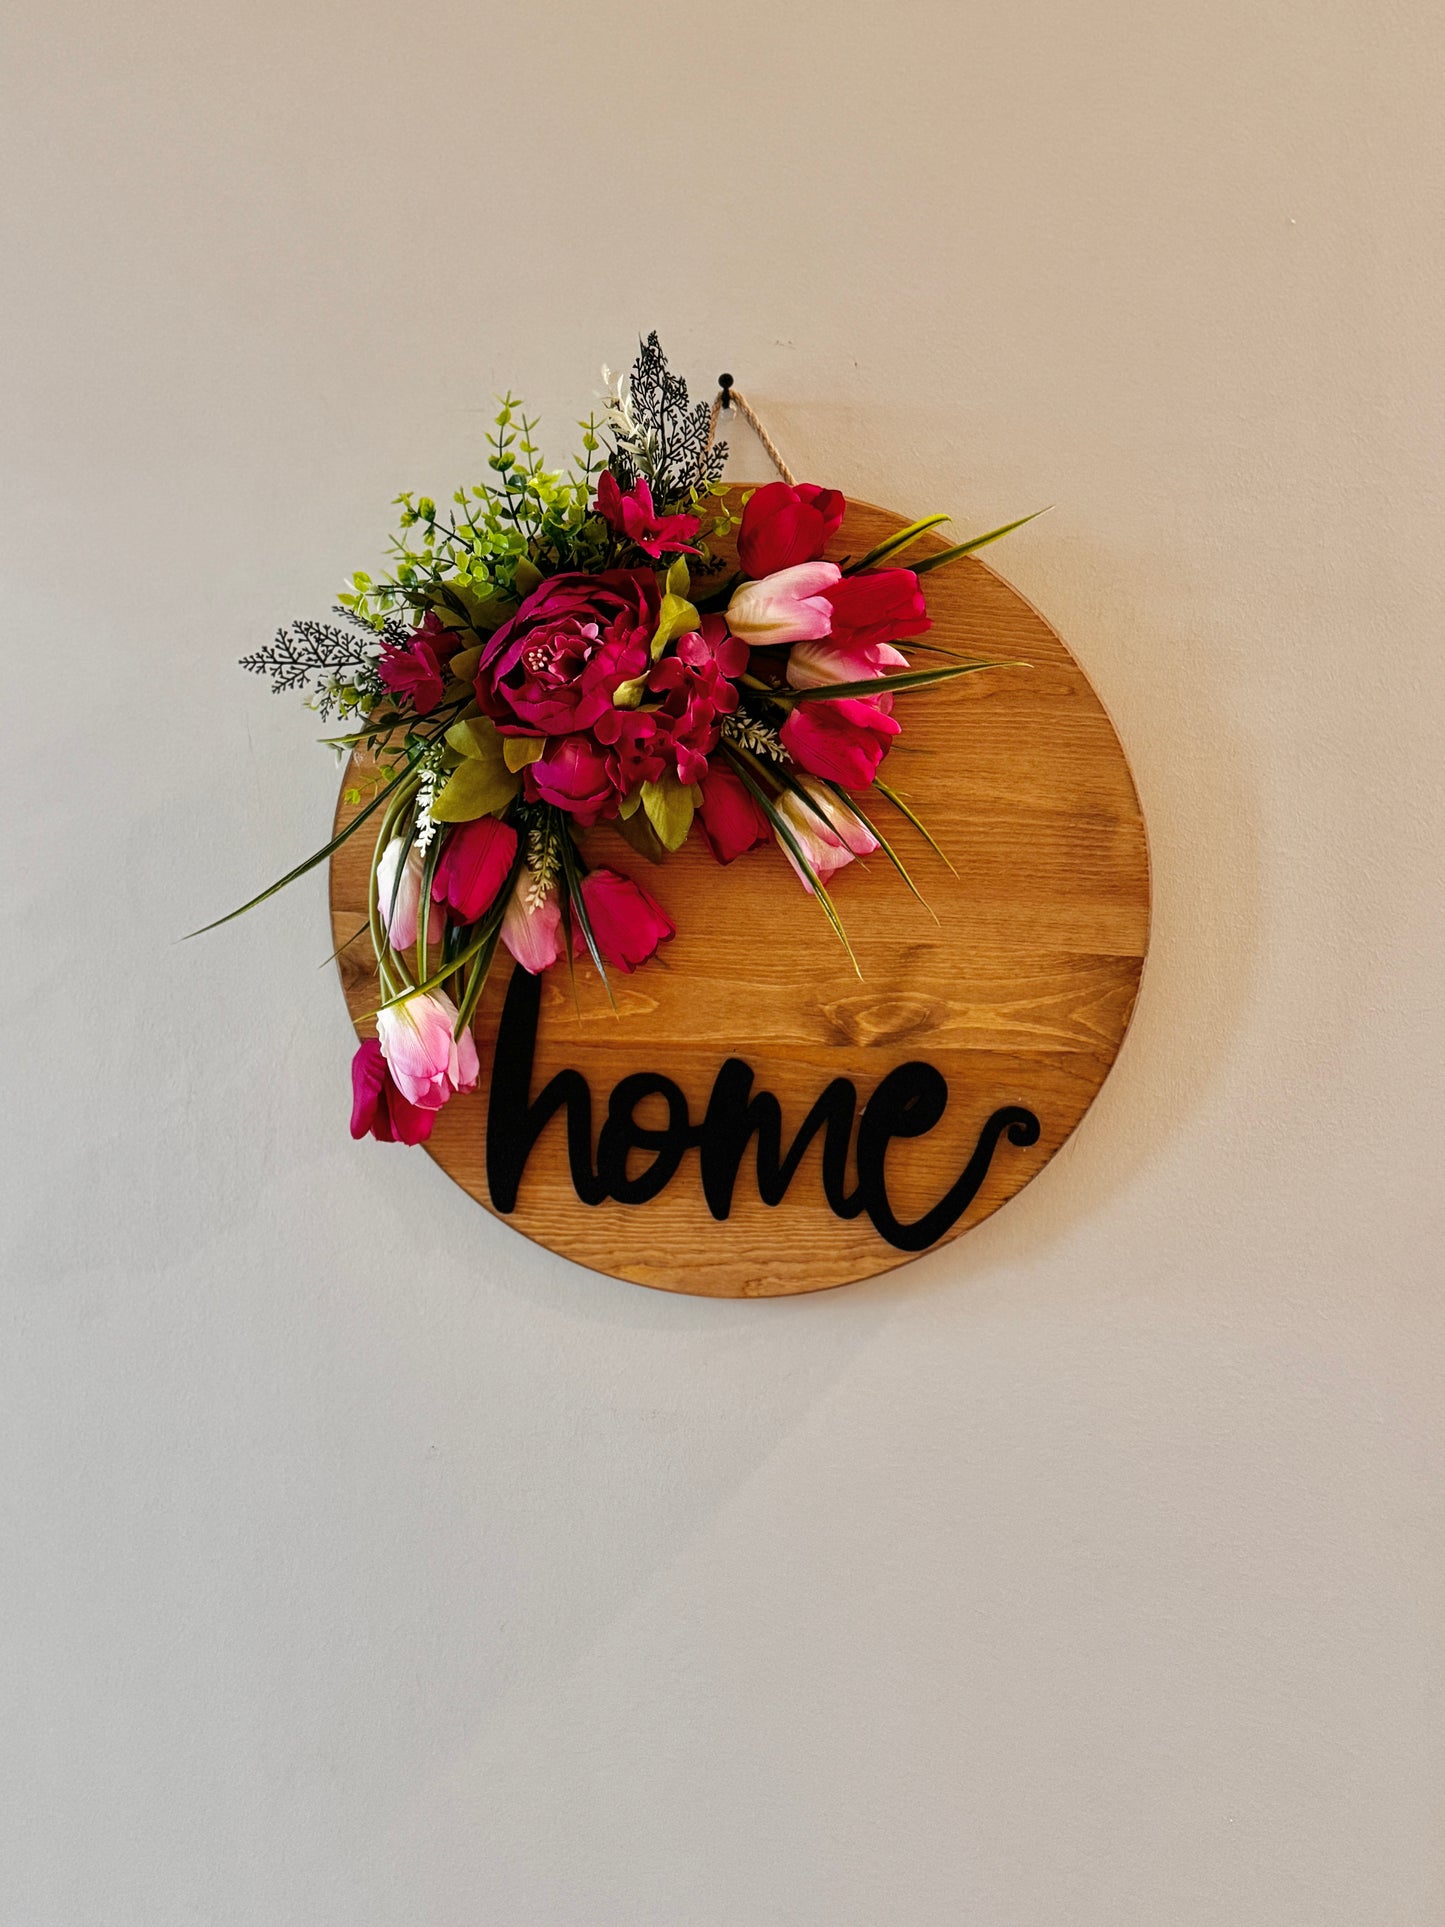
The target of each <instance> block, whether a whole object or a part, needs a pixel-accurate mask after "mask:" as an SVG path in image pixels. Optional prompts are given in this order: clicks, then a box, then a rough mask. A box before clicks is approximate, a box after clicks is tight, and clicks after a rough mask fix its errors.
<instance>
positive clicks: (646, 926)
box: [572, 870, 677, 975]
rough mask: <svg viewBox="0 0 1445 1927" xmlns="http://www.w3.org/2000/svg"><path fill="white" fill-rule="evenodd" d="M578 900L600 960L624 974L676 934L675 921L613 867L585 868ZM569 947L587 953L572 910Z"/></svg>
mask: <svg viewBox="0 0 1445 1927" xmlns="http://www.w3.org/2000/svg"><path fill="white" fill-rule="evenodd" d="M582 901H583V902H584V903H585V904H586V906H587V920H588V922H589V923H590V924H591V925H592V935H593V937H594V938H595V939H596V942H597V948H598V949H599V950H600V951H601V952H602V958H603V961H604V962H605V963H608V964H610V965H611V966H612V967H613V968H614V969H616V970H620V971H622V972H623V973H624V975H630V974H631V972H632V971H634V970H636V969H637V967H638V965H639V964H645V963H646V962H647V960H648V958H649V957H651V956H653V955H654V954H655V953H656V950H657V946H658V945H659V944H661V943H667V942H668V941H669V940H670V939H671V938H672V937H674V936H676V934H677V926H676V924H674V922H673V921H672V918H671V917H670V916H668V914H667V912H666V911H665V910H664V909H663V907H662V905H661V904H660V903H658V902H657V900H656V899H655V898H654V897H651V896H649V895H648V893H647V891H646V890H644V889H643V887H642V885H641V884H640V883H634V882H633V881H632V879H631V877H622V876H618V874H617V873H616V871H615V870H589V871H588V873H587V875H586V876H585V877H583V879H582ZM572 949H573V952H574V954H575V955H577V956H579V957H585V956H586V955H587V954H588V950H587V939H586V937H585V936H584V935H583V934H582V930H581V927H580V925H579V922H578V920H577V917H576V915H575V913H574V915H573V919H572Z"/></svg>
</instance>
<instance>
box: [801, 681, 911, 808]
mask: <svg viewBox="0 0 1445 1927" xmlns="http://www.w3.org/2000/svg"><path fill="white" fill-rule="evenodd" d="M778 734H779V737H780V738H781V741H782V745H783V748H784V749H785V750H787V752H788V754H789V755H790V756H791V757H792V759H793V761H794V762H795V763H798V764H799V765H801V767H802V768H803V769H805V770H807V771H808V772H809V774H810V775H812V776H822V777H824V778H826V779H827V780H828V781H829V782H832V783H841V784H842V785H843V787H844V789H848V790H861V789H866V788H867V787H868V785H869V784H870V783H871V782H872V781H873V778H874V777H875V776H876V775H877V774H878V765H879V764H880V763H881V762H882V761H883V758H884V757H885V756H886V755H887V754H888V746H889V742H890V740H891V739H892V738H893V737H894V736H896V735H897V734H898V724H897V723H896V722H894V720H893V718H892V717H891V716H889V715H885V714H884V711H883V709H882V707H881V705H880V703H879V702H878V701H877V700H865V699H864V698H862V697H858V696H840V697H838V698H836V699H834V698H831V697H825V698H824V699H823V700H822V701H820V702H806V703H798V704H797V705H796V706H795V707H794V709H793V713H792V715H791V716H789V718H788V720H787V721H786V722H785V723H784V724H783V727H782V729H781V730H780V731H779V732H778Z"/></svg>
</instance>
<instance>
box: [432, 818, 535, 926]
mask: <svg viewBox="0 0 1445 1927" xmlns="http://www.w3.org/2000/svg"><path fill="white" fill-rule="evenodd" d="M516 855H517V832H516V831H515V830H514V829H513V828H512V826H511V824H510V823H502V822H499V821H498V819H497V818H496V817H495V816H479V817H478V818H477V820H476V821H475V822H474V823H459V824H458V825H457V827H456V828H455V829H454V830H452V831H451V832H450V834H449V835H448V837H447V840H446V843H445V844H444V846H443V848H442V853H441V857H440V859H439V860H438V863H437V867H436V874H435V875H434V876H433V877H432V885H431V893H432V896H433V898H434V899H435V901H436V902H438V903H444V904H446V905H447V907H448V908H449V909H450V910H451V912H452V915H453V917H454V918H455V920H456V921H457V922H458V923H475V922H476V920H477V918H478V917H481V916H485V915H486V913H487V911H488V910H490V909H491V907H492V905H493V904H494V903H495V902H496V900H497V892H498V891H499V890H500V889H501V887H502V885H503V884H504V883H505V882H506V880H507V878H508V876H509V875H510V874H511V869H512V864H513V862H514V860H515V858H516Z"/></svg>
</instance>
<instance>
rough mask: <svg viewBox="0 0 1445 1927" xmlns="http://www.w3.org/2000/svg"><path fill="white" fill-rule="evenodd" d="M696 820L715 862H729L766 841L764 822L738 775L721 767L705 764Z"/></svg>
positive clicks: (766, 824) (766, 826) (766, 825)
mask: <svg viewBox="0 0 1445 1927" xmlns="http://www.w3.org/2000/svg"><path fill="white" fill-rule="evenodd" d="M697 820H698V822H699V823H700V824H701V826H702V833H703V836H704V838H705V839H706V841H707V847H708V848H709V849H710V850H711V851H712V853H713V855H714V856H715V857H716V858H717V860H718V862H719V863H731V862H732V861H733V860H734V858H736V857H740V856H742V855H743V854H744V852H746V851H748V850H752V849H756V847H757V845H758V844H759V843H766V842H767V840H768V836H769V830H768V819H767V818H766V817H765V816H764V815H763V812H762V810H761V808H760V807H759V805H758V803H757V801H756V799H755V798H754V796H753V795H752V792H751V791H750V790H749V789H748V787H747V785H746V784H745V783H744V782H743V780H742V778H741V777H740V776H737V775H735V774H734V773H733V771H732V770H730V769H728V768H726V767H725V766H724V765H722V764H718V763H709V764H708V769H707V775H706V776H704V777H703V779H702V807H701V808H700V809H699V810H698V813H697Z"/></svg>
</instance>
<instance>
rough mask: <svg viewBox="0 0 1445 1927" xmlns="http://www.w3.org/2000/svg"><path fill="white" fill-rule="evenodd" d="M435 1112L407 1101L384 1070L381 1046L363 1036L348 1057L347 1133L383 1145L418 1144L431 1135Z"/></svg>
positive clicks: (384, 1064)
mask: <svg viewBox="0 0 1445 1927" xmlns="http://www.w3.org/2000/svg"><path fill="white" fill-rule="evenodd" d="M435 1121H436V1112H435V1111H424V1110H422V1109H421V1107H420V1106H419V1105H417V1104H412V1103H409V1102H408V1101H407V1099H406V1098H404V1097H403V1096H402V1094H401V1092H400V1091H399V1090H398V1089H397V1087H396V1084H395V1083H394V1082H393V1080H392V1076H391V1072H390V1071H389V1070H388V1069H387V1065H386V1059H385V1057H383V1055H382V1052H381V1045H380V1044H378V1043H377V1041H376V1039H375V1038H374V1037H368V1038H366V1039H365V1040H364V1041H363V1042H362V1044H361V1045H360V1047H359V1048H358V1050H357V1053H356V1055H355V1057H353V1058H352V1060H351V1135H352V1136H353V1137H356V1138H361V1137H366V1136H367V1135H368V1134H369V1135H370V1136H372V1137H374V1138H379V1139H380V1140H381V1142H382V1143H383V1144H420V1143H422V1142H423V1141H424V1140H425V1139H426V1138H429V1137H430V1136H431V1127H432V1125H433V1124H434V1123H435Z"/></svg>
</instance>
